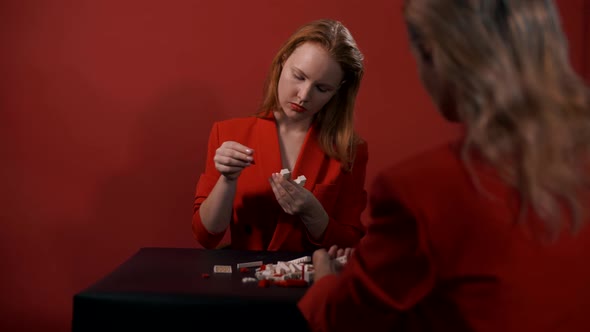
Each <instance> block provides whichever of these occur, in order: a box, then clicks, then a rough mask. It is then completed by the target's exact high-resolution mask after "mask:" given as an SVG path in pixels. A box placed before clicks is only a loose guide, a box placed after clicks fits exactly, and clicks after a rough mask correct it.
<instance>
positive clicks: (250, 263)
mask: <svg viewBox="0 0 590 332" xmlns="http://www.w3.org/2000/svg"><path fill="white" fill-rule="evenodd" d="M262 264H263V263H262V261H255V262H246V263H238V269H240V268H243V267H256V266H261V265H262Z"/></svg>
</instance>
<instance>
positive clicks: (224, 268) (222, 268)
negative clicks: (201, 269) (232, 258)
mask: <svg viewBox="0 0 590 332" xmlns="http://www.w3.org/2000/svg"><path fill="white" fill-rule="evenodd" d="M213 272H215V273H231V265H215V266H213Z"/></svg>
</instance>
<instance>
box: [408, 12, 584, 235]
mask: <svg viewBox="0 0 590 332" xmlns="http://www.w3.org/2000/svg"><path fill="white" fill-rule="evenodd" d="M404 11H405V16H406V20H407V23H408V26H409V28H410V32H411V34H412V39H413V41H414V43H426V44H428V45H430V46H431V47H432V54H431V56H432V61H433V62H434V63H435V64H436V65H435V68H436V70H437V72H438V74H439V75H440V77H444V78H445V80H446V83H448V85H449V86H451V91H452V94H453V97H452V98H453V100H454V102H455V105H454V106H455V108H456V112H457V115H458V117H459V119H460V121H461V122H463V123H464V124H465V126H466V130H467V133H466V138H465V141H464V146H463V160H464V162H465V164H466V165H467V167H468V169H469V166H470V161H471V158H472V153H471V152H473V151H476V152H477V153H478V154H480V155H482V156H483V157H484V159H485V160H486V161H487V162H489V163H490V164H491V165H492V166H493V167H494V168H495V169H496V170H497V171H498V172H499V173H500V174H501V175H502V176H503V178H504V180H505V181H507V182H508V183H509V184H510V185H513V186H514V187H516V188H517V190H518V192H519V194H520V197H521V207H520V209H521V213H520V218H519V219H522V217H523V216H524V214H525V212H526V210H527V209H528V207H532V209H533V210H534V211H535V213H536V214H537V215H538V216H540V217H541V220H543V221H544V225H545V226H546V227H545V229H546V230H548V231H550V232H552V233H554V234H555V233H557V232H558V231H559V230H560V229H561V227H562V226H563V225H562V222H561V220H562V215H561V214H562V206H564V204H565V206H566V207H567V208H568V210H569V212H570V213H571V216H572V218H570V219H571V223H572V224H571V225H570V226H572V227H571V228H572V230H573V231H575V230H576V229H579V228H580V227H581V226H582V223H583V217H582V214H583V213H582V212H583V206H582V204H581V203H580V198H581V197H584V196H582V194H586V193H587V191H588V188H589V179H588V170H589V168H588V155H589V154H588V152H589V147H590V94H589V91H588V88H587V86H586V85H585V83H584V82H583V80H582V79H581V78H580V77H579V76H578V75H576V73H575V72H574V71H573V70H572V68H571V66H570V63H569V55H568V50H567V40H566V38H565V36H564V34H563V32H562V30H561V27H560V22H559V17H558V13H557V10H556V8H555V7H554V5H553V3H552V1H550V0H510V1H508V0H487V1H483V0H468V1H465V0H462V1H440V0H410V1H406V6H405V10H404ZM470 171H471V172H472V170H470ZM472 174H473V173H472Z"/></svg>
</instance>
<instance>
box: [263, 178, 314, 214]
mask: <svg viewBox="0 0 590 332" xmlns="http://www.w3.org/2000/svg"><path fill="white" fill-rule="evenodd" d="M268 181H269V182H270V186H271V187H272V191H273V193H274V194H275V197H276V198H277V201H278V202H279V204H280V205H281V207H282V208H283V211H285V212H286V213H288V214H291V215H300V214H309V212H310V211H309V210H310V209H313V207H314V206H317V205H319V206H320V207H321V204H320V203H319V201H318V200H317V199H316V198H315V196H314V195H313V194H312V193H311V192H310V191H309V190H307V189H305V188H303V186H300V185H298V184H297V183H295V182H294V181H293V180H291V177H290V176H289V177H287V178H284V177H283V175H281V174H279V173H273V174H272V175H271V177H270V179H269V180H268ZM322 209H323V208H322Z"/></svg>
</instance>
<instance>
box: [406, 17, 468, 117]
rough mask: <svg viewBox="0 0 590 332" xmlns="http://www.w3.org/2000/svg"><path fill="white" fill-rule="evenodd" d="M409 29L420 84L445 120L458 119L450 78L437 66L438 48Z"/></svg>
mask: <svg viewBox="0 0 590 332" xmlns="http://www.w3.org/2000/svg"><path fill="white" fill-rule="evenodd" d="M409 29H410V36H412V37H411V44H412V51H413V52H412V53H413V54H414V58H415V59H416V64H417V67H418V73H419V76H420V80H421V81H422V85H423V86H424V88H425V89H426V91H427V92H428V93H429V94H430V97H431V99H432V101H433V102H434V103H435V104H436V106H437V108H438V110H439V111H440V113H441V114H442V115H443V116H444V117H445V118H446V119H447V120H449V121H452V122H456V121H459V117H458V115H457V109H456V102H455V96H454V93H453V91H454V89H453V86H452V83H451V82H452V80H451V79H450V77H445V75H443V74H441V71H440V64H438V66H437V56H439V54H437V52H440V50H439V49H436V48H435V47H434V46H433V45H432V44H430V43H428V42H426V41H425V40H423V39H422V37H420V36H419V35H417V34H416V32H415V29H414V28H412V27H411V26H410V28H409ZM413 30H414V31H413Z"/></svg>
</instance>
